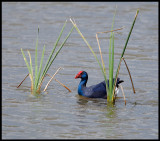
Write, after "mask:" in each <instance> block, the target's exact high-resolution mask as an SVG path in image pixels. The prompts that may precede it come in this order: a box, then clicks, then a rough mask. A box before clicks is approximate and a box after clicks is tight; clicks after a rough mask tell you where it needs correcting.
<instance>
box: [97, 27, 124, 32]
mask: <svg viewBox="0 0 160 141" xmlns="http://www.w3.org/2000/svg"><path fill="white" fill-rule="evenodd" d="M123 28H125V26H123V27H121V28H118V29H114V30H110V31H103V32H97V33H109V32H113V31H117V30H122V29H123Z"/></svg>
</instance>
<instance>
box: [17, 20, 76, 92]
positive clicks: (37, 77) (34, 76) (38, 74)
mask: <svg viewBox="0 0 160 141" xmlns="http://www.w3.org/2000/svg"><path fill="white" fill-rule="evenodd" d="M66 23H67V21H66V22H65V23H64V25H63V27H62V29H61V32H60V34H59V36H58V39H57V41H56V43H55V44H54V47H53V49H52V51H51V53H50V56H49V57H48V60H47V62H46V64H45V67H44V68H43V71H42V65H43V59H44V52H45V45H44V47H43V51H42V56H41V61H40V65H39V67H38V58H37V54H38V35H39V27H38V35H37V41H36V48H35V72H33V67H32V59H31V54H30V52H29V51H27V52H28V55H29V59H30V61H29V62H30V63H28V61H27V59H26V56H25V54H24V52H23V50H22V48H21V52H22V55H23V58H24V61H25V63H26V65H27V68H28V71H29V74H28V75H27V76H26V77H25V78H24V80H25V79H26V78H27V77H28V76H29V77H30V80H31V93H32V94H35V93H40V89H41V86H42V83H43V81H44V78H45V76H46V75H48V76H50V75H49V74H47V72H48V70H49V68H50V66H51V65H52V63H53V62H54V60H55V58H56V57H57V55H58V54H59V52H60V50H61V49H62V47H63V46H64V44H65V43H66V41H67V39H68V38H69V36H70V34H71V33H72V31H73V29H74V27H72V29H71V30H70V32H69V33H68V35H67V36H66V38H65V40H64V41H63V42H62V44H61V45H60V47H59V49H58V50H57V51H56V52H55V50H56V47H57V45H58V42H59V40H60V38H61V36H62V33H63V31H64V28H65V26H66ZM53 54H54V55H53ZM60 69H61V68H59V69H58V70H57V71H56V73H55V74H54V75H53V76H52V77H51V76H50V77H51V79H50V81H49V82H48V84H47V85H46V87H45V89H44V91H45V90H46V88H47V87H48V85H49V83H50V82H51V80H52V79H53V77H54V76H55V75H56V74H57V72H58V71H59V70H60ZM24 80H23V81H24ZM55 80H56V79H55ZM23 81H22V82H21V83H20V84H19V85H18V87H19V86H20V85H21V84H22V83H23ZM56 81H57V82H59V81H58V80H56ZM59 83H60V84H61V85H62V86H64V87H65V88H66V89H68V90H69V91H71V90H70V89H69V88H67V87H66V86H65V85H64V84H62V83H61V82H59ZM18 87H17V88H18Z"/></svg>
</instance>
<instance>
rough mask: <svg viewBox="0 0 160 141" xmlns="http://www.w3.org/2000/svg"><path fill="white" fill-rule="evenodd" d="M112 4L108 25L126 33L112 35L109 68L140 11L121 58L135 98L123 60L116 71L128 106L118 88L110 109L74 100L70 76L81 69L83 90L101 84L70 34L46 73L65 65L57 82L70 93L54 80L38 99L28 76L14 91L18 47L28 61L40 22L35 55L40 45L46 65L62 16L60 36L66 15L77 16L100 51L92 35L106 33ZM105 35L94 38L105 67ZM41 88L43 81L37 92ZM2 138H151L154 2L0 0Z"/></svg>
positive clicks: (19, 70) (19, 69) (19, 75)
mask: <svg viewBox="0 0 160 141" xmlns="http://www.w3.org/2000/svg"><path fill="white" fill-rule="evenodd" d="M115 4H117V6H118V8H117V14H116V18H115V26H114V27H115V29H116V28H120V27H122V26H125V29H123V30H120V31H118V32H116V33H115V38H116V41H115V48H116V50H115V54H116V55H115V67H116V66H117V64H118V61H119V57H120V53H121V51H122V48H123V46H124V44H125V40H126V38H127V35H128V33H129V30H130V27H131V24H132V21H133V19H134V16H135V14H136V10H137V9H138V8H139V10H140V12H139V15H138V17H137V21H136V23H135V26H134V29H133V32H132V35H131V38H130V40H129V43H128V46H127V49H126V52H125V56H124V57H125V59H126V61H127V64H128V66H129V69H130V71H131V74H132V78H133V82H134V85H135V89H136V94H133V91H132V86H131V83H130V79H129V76H128V72H127V70H126V68H125V65H124V63H122V66H121V70H120V74H119V77H120V78H121V79H123V80H124V83H123V88H124V92H125V95H126V101H127V105H126V106H125V105H124V100H123V97H122V92H121V90H120V93H119V95H118V96H119V98H118V99H117V100H116V103H115V105H114V106H109V105H107V102H106V100H105V99H86V98H83V97H80V96H78V94H77V86H78V84H79V80H75V79H74V77H75V75H76V74H77V73H78V72H79V71H80V70H85V71H87V72H88V74H89V81H88V84H87V85H88V86H89V85H93V84H96V83H98V82H100V81H102V80H103V76H102V74H101V71H100V70H99V66H98V64H97V62H96V61H95V59H94V57H93V55H92V54H91V52H90V50H89V49H88V47H87V46H86V45H85V43H84V41H83V40H82V39H81V37H80V36H79V34H78V33H77V31H76V30H74V31H73V33H72V34H71V36H70V38H69V39H68V41H67V43H66V45H65V46H64V48H63V49H62V51H61V52H60V54H59V55H58V57H57V58H56V60H55V62H54V63H53V65H52V66H51V68H50V70H49V72H48V73H49V74H54V72H55V71H56V69H58V68H59V67H63V68H64V69H63V70H61V71H60V72H59V73H58V74H57V75H56V79H58V80H59V81H60V82H63V83H64V84H65V85H67V86H68V87H69V88H70V89H71V90H72V92H71V93H69V92H68V91H67V90H66V89H65V88H64V87H62V86H60V85H59V84H58V83H57V82H55V81H52V82H51V84H50V85H49V87H48V89H47V92H46V93H45V94H44V95H40V96H39V97H34V96H31V94H30V80H29V78H27V79H26V81H25V82H24V83H23V85H22V86H21V87H20V88H19V89H17V88H16V86H17V85H18V84H19V83H20V81H22V80H23V78H24V77H25V75H27V73H28V70H27V68H26V65H25V63H24V60H23V57H22V54H21V51H20V49H21V48H23V50H24V52H25V53H26V55H27V50H29V51H30V52H31V55H32V58H33V59H34V48H35V43H36V36H37V28H38V25H39V28H40V35H39V46H38V50H39V54H41V51H42V49H43V45H44V44H45V45H46V52H45V60H46V59H47V57H48V55H49V53H50V51H51V50H52V46H53V44H54V42H55V41H56V39H57V37H58V34H59V32H60V30H61V27H62V25H63V23H64V22H65V20H66V19H67V20H68V22H67V26H66V28H65V32H64V33H65V35H66V34H67V33H68V32H69V30H70V29H71V27H72V24H71V23H70V21H69V18H70V17H72V18H74V19H75V21H76V23H77V25H78V27H79V28H80V30H81V32H82V33H83V34H84V36H85V37H86V38H87V40H88V42H89V43H90V44H91V46H92V47H93V48H94V50H95V51H96V52H98V46H97V42H96V38H95V33H96V32H100V31H107V30H110V27H111V24H112V18H113V13H114V9H115ZM65 35H63V39H64V37H65ZM108 37H109V34H101V35H99V38H100V44H101V47H102V51H103V53H104V59H105V63H106V64H107V63H108V61H107V59H108V58H107V57H106V56H108V44H109V40H107V38H108ZM60 42H62V40H61V41H60ZM39 57H40V56H39ZM99 57H100V56H99ZM107 66H108V65H107ZM107 69H108V67H107ZM48 79H49V78H48ZM46 82H47V79H46ZM44 87H45V84H44V85H43V86H42V88H44ZM2 138H3V139H157V138H158V3H156V2H136V3H132V2H128V3H124V2H119V3H114V2H109V3H107V2H85V3H84V2H66V3H65V2H52V3H50V2H45V3H42V2H31V3H29V2H23V3H21V2H3V3H2Z"/></svg>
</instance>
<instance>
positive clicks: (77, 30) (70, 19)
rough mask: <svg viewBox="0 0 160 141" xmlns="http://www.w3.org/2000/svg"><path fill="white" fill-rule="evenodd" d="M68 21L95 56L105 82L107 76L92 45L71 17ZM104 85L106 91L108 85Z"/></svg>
mask: <svg viewBox="0 0 160 141" xmlns="http://www.w3.org/2000/svg"><path fill="white" fill-rule="evenodd" d="M70 21H71V22H72V24H73V25H74V27H75V29H76V30H77V32H78V33H79V35H80V36H81V37H82V39H83V40H84V42H85V43H86V44H87V46H88V47H89V49H90V50H91V52H92V54H93V56H94V57H95V59H96V61H97V62H98V64H99V67H100V69H101V71H102V74H103V76H104V79H105V82H107V76H106V74H105V72H104V70H103V68H102V65H101V63H100V62H99V60H98V58H97V55H96V54H95V52H94V51H93V49H92V47H91V46H90V44H89V43H88V42H87V40H86V39H85V37H84V36H83V34H82V33H81V31H80V30H79V28H78V27H77V25H76V23H74V22H73V21H72V19H70ZM106 87H107V91H108V85H106Z"/></svg>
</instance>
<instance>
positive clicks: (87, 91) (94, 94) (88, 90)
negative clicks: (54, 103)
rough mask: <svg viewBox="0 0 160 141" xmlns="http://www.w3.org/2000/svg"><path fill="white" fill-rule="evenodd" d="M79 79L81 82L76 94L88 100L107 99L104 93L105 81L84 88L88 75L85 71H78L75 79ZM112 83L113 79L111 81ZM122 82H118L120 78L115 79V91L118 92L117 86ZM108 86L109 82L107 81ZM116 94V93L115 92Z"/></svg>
mask: <svg viewBox="0 0 160 141" xmlns="http://www.w3.org/2000/svg"><path fill="white" fill-rule="evenodd" d="M77 78H81V82H80V83H79V86H78V94H79V95H82V96H85V97H89V98H107V92H106V83H105V81H103V82H101V83H99V84H96V85H92V86H90V87H86V84H87V80H88V74H87V72H85V71H80V72H79V73H78V74H77V75H76V76H75V79H77ZM113 82H114V79H113ZM122 82H124V81H123V80H120V78H117V83H116V90H118V87H119V86H118V85H119V84H120V83H122ZM108 85H109V80H108ZM117 93H118V92H117Z"/></svg>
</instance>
